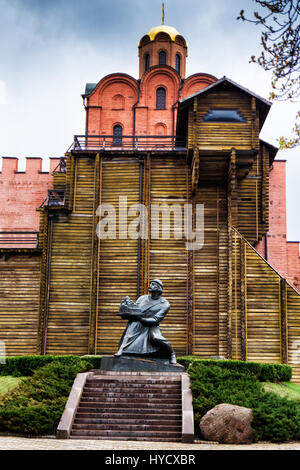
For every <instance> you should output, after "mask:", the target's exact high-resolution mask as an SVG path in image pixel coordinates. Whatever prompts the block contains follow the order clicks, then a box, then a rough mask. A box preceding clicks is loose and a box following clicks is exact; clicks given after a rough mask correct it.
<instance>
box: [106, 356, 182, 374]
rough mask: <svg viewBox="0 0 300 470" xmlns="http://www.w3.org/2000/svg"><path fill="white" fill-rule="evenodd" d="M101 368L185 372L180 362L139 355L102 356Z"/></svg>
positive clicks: (116, 370) (130, 370)
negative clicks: (174, 362)
mask: <svg viewBox="0 0 300 470" xmlns="http://www.w3.org/2000/svg"><path fill="white" fill-rule="evenodd" d="M100 368H101V370H105V371H115V372H179V373H183V372H185V368H184V367H183V366H181V365H180V364H170V363H169V361H168V359H158V358H149V357H148V358H144V357H141V356H129V355H128V356H120V357H115V356H103V357H102V358H101V366H100Z"/></svg>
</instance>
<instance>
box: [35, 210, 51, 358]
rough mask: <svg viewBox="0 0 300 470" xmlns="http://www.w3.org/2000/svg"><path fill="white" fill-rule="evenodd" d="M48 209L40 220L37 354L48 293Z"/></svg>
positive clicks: (40, 350) (41, 347)
mask: <svg viewBox="0 0 300 470" xmlns="http://www.w3.org/2000/svg"><path fill="white" fill-rule="evenodd" d="M48 227H49V222H48V211H47V210H45V209H43V212H41V221H40V239H41V238H42V247H41V248H42V250H43V251H42V259H41V274H40V294H39V324H38V336H37V354H43V338H44V334H45V318H46V293H47V271H48Z"/></svg>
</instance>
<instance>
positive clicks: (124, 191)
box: [96, 157, 139, 354]
mask: <svg viewBox="0 0 300 470" xmlns="http://www.w3.org/2000/svg"><path fill="white" fill-rule="evenodd" d="M100 191H101V203H102V204H112V205H113V207H115V208H116V216H117V218H116V222H117V224H116V229H117V230H116V236H117V238H116V239H115V240H112V239H105V240H100V243H99V256H100V258H99V260H100V264H99V266H98V279H99V282H98V294H97V296H98V302H97V312H98V313H97V315H98V316H97V325H96V344H97V348H96V352H97V354H103V353H115V352H117V349H118V344H119V341H120V339H121V336H122V333H123V331H124V329H125V327H126V324H127V322H126V321H124V320H122V319H120V317H118V316H117V313H118V311H119V305H120V302H121V301H122V300H123V298H124V297H125V296H126V295H129V296H130V298H131V299H132V300H133V301H136V298H137V277H138V240H134V239H130V238H129V239H119V223H118V221H119V197H127V204H128V208H129V207H130V206H131V204H137V203H138V202H139V160H138V158H136V157H135V158H124V157H119V158H110V159H106V158H104V157H103V162H102V172H101V181H100ZM135 217H137V215H135V216H134V217H131V218H129V217H128V222H129V223H130V222H131V220H132V219H133V218H135Z"/></svg>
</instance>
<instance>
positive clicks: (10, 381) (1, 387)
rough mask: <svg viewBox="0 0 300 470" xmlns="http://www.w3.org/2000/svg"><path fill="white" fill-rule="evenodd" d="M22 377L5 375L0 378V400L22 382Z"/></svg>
mask: <svg viewBox="0 0 300 470" xmlns="http://www.w3.org/2000/svg"><path fill="white" fill-rule="evenodd" d="M22 379H23V377H12V376H11V375H7V376H6V375H5V376H3V377H0V398H1V397H2V396H3V395H5V393H7V392H9V391H10V390H13V389H14V388H16V387H17V386H18V385H19V384H20V383H21V381H22Z"/></svg>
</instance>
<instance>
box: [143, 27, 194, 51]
mask: <svg viewBox="0 0 300 470" xmlns="http://www.w3.org/2000/svg"><path fill="white" fill-rule="evenodd" d="M159 33H165V34H167V35H168V36H169V37H170V39H171V41H173V42H175V39H176V37H177V36H179V37H180V38H181V39H182V40H183V43H184V46H187V44H186V42H185V39H184V38H183V37H182V36H181V34H179V33H178V31H177V29H175V28H173V26H167V25H165V24H161V25H159V26H154V28H151V29H150V31H149V32H148V33H147V34H146V35H145V36H143V37H142V39H141V40H140V42H139V44H138V47H140V46H141V45H142V42H143V40H144V39H148V38H149V39H150V41H154V40H155V38H156V36H157V35H158V34H159ZM149 39H148V41H149Z"/></svg>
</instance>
